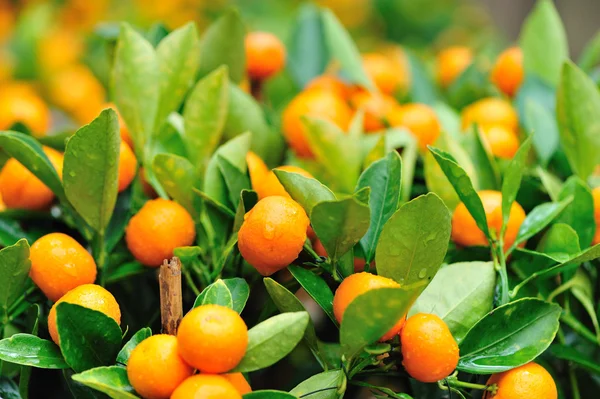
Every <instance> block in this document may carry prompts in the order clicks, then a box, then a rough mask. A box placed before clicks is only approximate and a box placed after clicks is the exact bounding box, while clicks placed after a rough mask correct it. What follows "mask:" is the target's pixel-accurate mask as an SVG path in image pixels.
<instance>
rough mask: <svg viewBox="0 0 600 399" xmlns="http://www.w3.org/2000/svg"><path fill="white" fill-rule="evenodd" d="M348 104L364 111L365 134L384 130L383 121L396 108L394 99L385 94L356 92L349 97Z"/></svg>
mask: <svg viewBox="0 0 600 399" xmlns="http://www.w3.org/2000/svg"><path fill="white" fill-rule="evenodd" d="M350 104H352V106H353V107H354V108H355V109H357V110H358V109H360V108H362V109H364V112H365V117H364V121H363V127H364V130H365V132H367V133H371V132H377V131H379V130H383V129H385V128H386V125H385V122H384V120H385V119H386V117H387V116H388V115H389V114H390V113H391V112H392V110H393V109H394V108H395V107H397V106H398V102H397V101H396V99H394V97H391V96H389V95H387V94H378V93H371V92H369V91H364V90H361V91H357V92H356V93H354V94H353V95H352V96H351V97H350Z"/></svg>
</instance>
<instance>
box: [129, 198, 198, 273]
mask: <svg viewBox="0 0 600 399" xmlns="http://www.w3.org/2000/svg"><path fill="white" fill-rule="evenodd" d="M194 238H196V226H195V225H194V220H193V219H192V216H191V215H190V214H189V213H188V211H186V210H185V208H184V207H182V206H181V205H179V204H178V203H177V202H175V201H170V200H166V199H162V198H158V199H155V200H150V201H148V202H146V203H145V204H144V206H143V207H142V209H140V211H139V212H138V213H137V214H136V215H135V216H134V217H132V218H131V220H130V221H129V224H128V225H127V228H126V229H125V241H126V242H127V248H129V250H130V251H131V253H132V254H133V256H134V257H135V258H136V259H137V260H138V261H139V262H140V263H142V264H143V265H144V266H149V267H158V266H160V265H161V264H162V262H163V260H165V259H169V258H171V257H173V250H174V249H175V248H178V247H185V246H188V245H192V243H193V242H194Z"/></svg>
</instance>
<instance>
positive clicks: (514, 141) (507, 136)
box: [482, 126, 520, 159]
mask: <svg viewBox="0 0 600 399" xmlns="http://www.w3.org/2000/svg"><path fill="white" fill-rule="evenodd" d="M482 133H483V138H484V140H485V141H486V142H487V144H488V145H489V148H490V152H491V153H492V154H493V155H494V156H496V157H498V158H504V159H512V157H514V156H515V154H516V152H517V150H518V149H519V144H520V143H519V139H518V138H517V135H516V134H515V133H514V132H513V131H511V130H508V129H507V128H506V127H504V126H491V127H489V128H487V129H483V131H482Z"/></svg>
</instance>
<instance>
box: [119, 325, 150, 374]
mask: <svg viewBox="0 0 600 399" xmlns="http://www.w3.org/2000/svg"><path fill="white" fill-rule="evenodd" d="M151 336H152V330H151V329H150V327H144V328H141V329H140V330H138V332H136V333H135V334H133V337H131V339H130V340H129V341H127V343H126V344H125V345H123V348H121V350H120V351H119V354H118V355H117V363H120V364H124V365H127V362H128V361H129V356H131V352H132V351H133V350H134V349H135V347H136V346H138V345H139V344H140V342H142V341H143V340H145V339H146V338H150V337H151Z"/></svg>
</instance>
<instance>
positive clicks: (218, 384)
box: [171, 374, 242, 399]
mask: <svg viewBox="0 0 600 399" xmlns="http://www.w3.org/2000/svg"><path fill="white" fill-rule="evenodd" d="M192 398H193V399H242V395H241V394H240V393H239V392H238V391H237V390H236V389H235V387H234V386H233V385H232V384H231V383H230V382H229V381H227V379H226V378H225V377H223V376H220V375H210V374H197V375H194V376H191V377H190V378H188V379H187V380H185V381H183V383H181V385H179V386H178V387H177V389H176V390H175V392H173V395H171V399H192Z"/></svg>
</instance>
